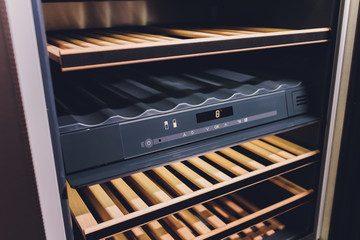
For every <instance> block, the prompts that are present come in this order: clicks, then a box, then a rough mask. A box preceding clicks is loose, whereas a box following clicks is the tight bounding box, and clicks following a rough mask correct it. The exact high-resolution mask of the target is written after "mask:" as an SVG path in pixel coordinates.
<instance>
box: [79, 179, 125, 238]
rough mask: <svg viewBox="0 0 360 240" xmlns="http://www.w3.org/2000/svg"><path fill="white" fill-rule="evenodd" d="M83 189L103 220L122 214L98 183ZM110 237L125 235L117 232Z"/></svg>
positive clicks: (122, 236)
mask: <svg viewBox="0 0 360 240" xmlns="http://www.w3.org/2000/svg"><path fill="white" fill-rule="evenodd" d="M83 191H84V193H85V194H86V197H87V199H88V200H89V202H90V203H91V205H92V206H93V207H94V208H95V210H96V212H97V213H98V214H99V216H100V217H101V219H102V220H103V221H107V220H110V219H114V218H119V217H122V216H124V214H123V213H122V212H121V211H120V209H119V208H118V207H117V206H116V205H115V203H114V202H113V201H112V200H111V198H110V197H109V196H108V195H107V194H106V192H105V191H104V190H103V189H102V187H101V186H100V185H98V184H97V185H93V186H90V187H85V188H84V189H83ZM112 239H114V240H122V239H127V237H126V236H125V235H124V234H123V233H119V234H117V235H115V236H113V237H112Z"/></svg>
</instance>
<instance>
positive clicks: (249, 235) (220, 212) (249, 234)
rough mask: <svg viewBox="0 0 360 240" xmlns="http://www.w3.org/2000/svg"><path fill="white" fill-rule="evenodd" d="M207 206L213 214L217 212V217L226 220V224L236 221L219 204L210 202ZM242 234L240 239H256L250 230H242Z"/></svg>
mask: <svg viewBox="0 0 360 240" xmlns="http://www.w3.org/2000/svg"><path fill="white" fill-rule="evenodd" d="M207 205H209V206H210V207H211V208H212V209H213V210H214V211H215V212H217V214H218V215H220V216H221V217H223V218H224V219H226V220H227V221H228V222H232V221H236V218H235V217H234V216H232V215H231V214H229V213H228V212H227V211H225V209H224V208H223V207H222V206H220V205H219V204H217V203H216V202H214V201H211V202H208V203H207ZM242 232H243V233H244V234H246V236H245V237H244V238H241V239H246V240H251V239H253V238H254V237H256V236H255V235H254V233H253V231H252V230H251V229H250V228H247V229H244V230H242ZM232 236H236V234H234V235H232ZM260 239H262V238H260Z"/></svg>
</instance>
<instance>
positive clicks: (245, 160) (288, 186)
mask: <svg viewBox="0 0 360 240" xmlns="http://www.w3.org/2000/svg"><path fill="white" fill-rule="evenodd" d="M220 152H222V153H223V154H225V155H226V156H228V157H230V158H231V159H233V160H235V161H237V162H239V163H240V164H242V165H244V166H246V167H248V168H250V169H251V170H258V169H262V168H264V167H265V166H264V165H262V164H261V163H258V162H256V164H255V163H254V162H255V161H254V160H253V159H251V158H249V157H247V156H245V155H243V154H241V153H239V152H237V151H235V150H234V149H232V148H226V149H222V150H220ZM315 152H317V151H314V152H313V153H315ZM304 157H305V156H304ZM270 181H272V182H273V183H274V184H276V185H278V186H279V187H282V188H284V189H285V190H287V191H289V192H291V193H293V194H297V193H300V192H303V191H305V189H304V188H301V187H300V186H298V185H297V184H294V183H292V182H290V181H289V180H287V179H285V178H283V177H276V178H273V179H270Z"/></svg>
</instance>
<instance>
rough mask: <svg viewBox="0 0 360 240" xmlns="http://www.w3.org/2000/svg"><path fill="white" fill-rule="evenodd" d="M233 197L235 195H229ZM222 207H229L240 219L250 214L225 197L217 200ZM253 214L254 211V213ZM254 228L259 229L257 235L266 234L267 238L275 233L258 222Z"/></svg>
mask: <svg viewBox="0 0 360 240" xmlns="http://www.w3.org/2000/svg"><path fill="white" fill-rule="evenodd" d="M232 195H235V194H231V196H232ZM219 200H220V201H221V202H222V203H223V204H224V205H226V206H227V207H229V208H230V209H231V210H233V211H234V212H236V213H237V214H239V215H240V216H241V217H245V216H247V215H249V214H250V213H249V212H247V211H246V210H245V209H243V208H242V207H240V206H239V204H236V203H235V202H233V201H231V200H230V199H229V198H227V197H222V198H220V199H219ZM254 212H255V211H254ZM254 226H255V227H256V228H258V229H259V231H258V232H256V233H257V235H258V234H259V233H262V234H266V235H267V236H271V235H273V234H274V233H275V231H274V230H273V229H271V228H269V227H268V226H266V225H265V224H264V223H262V222H260V223H257V224H255V225H254Z"/></svg>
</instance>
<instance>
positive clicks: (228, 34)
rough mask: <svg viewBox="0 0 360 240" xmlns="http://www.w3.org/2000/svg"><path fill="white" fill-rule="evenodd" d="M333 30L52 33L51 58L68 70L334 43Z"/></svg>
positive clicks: (91, 31) (223, 29)
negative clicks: (331, 35) (330, 39)
mask: <svg viewBox="0 0 360 240" xmlns="http://www.w3.org/2000/svg"><path fill="white" fill-rule="evenodd" d="M329 31H330V29H329V28H314V29H301V30H290V29H271V28H240V27H218V28H184V29H174V28H160V27H147V28H144V29H142V31H137V32H134V31H129V30H118V29H103V30H79V31H62V32H49V33H48V47H47V48H48V53H49V57H50V58H51V59H52V60H54V61H56V62H58V63H59V64H60V66H61V68H62V70H63V71H72V70H81V69H89V68H98V67H107V66H116V65H124V64H132V63H141V62H149V61H159V60H167V59H176V58H185V57H196V56H204V55H213V54H221V53H231V52H239V51H249V50H257V49H266V48H274V47H286V46H295V45H303V44H314V43H322V42H326V41H328V35H329Z"/></svg>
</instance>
